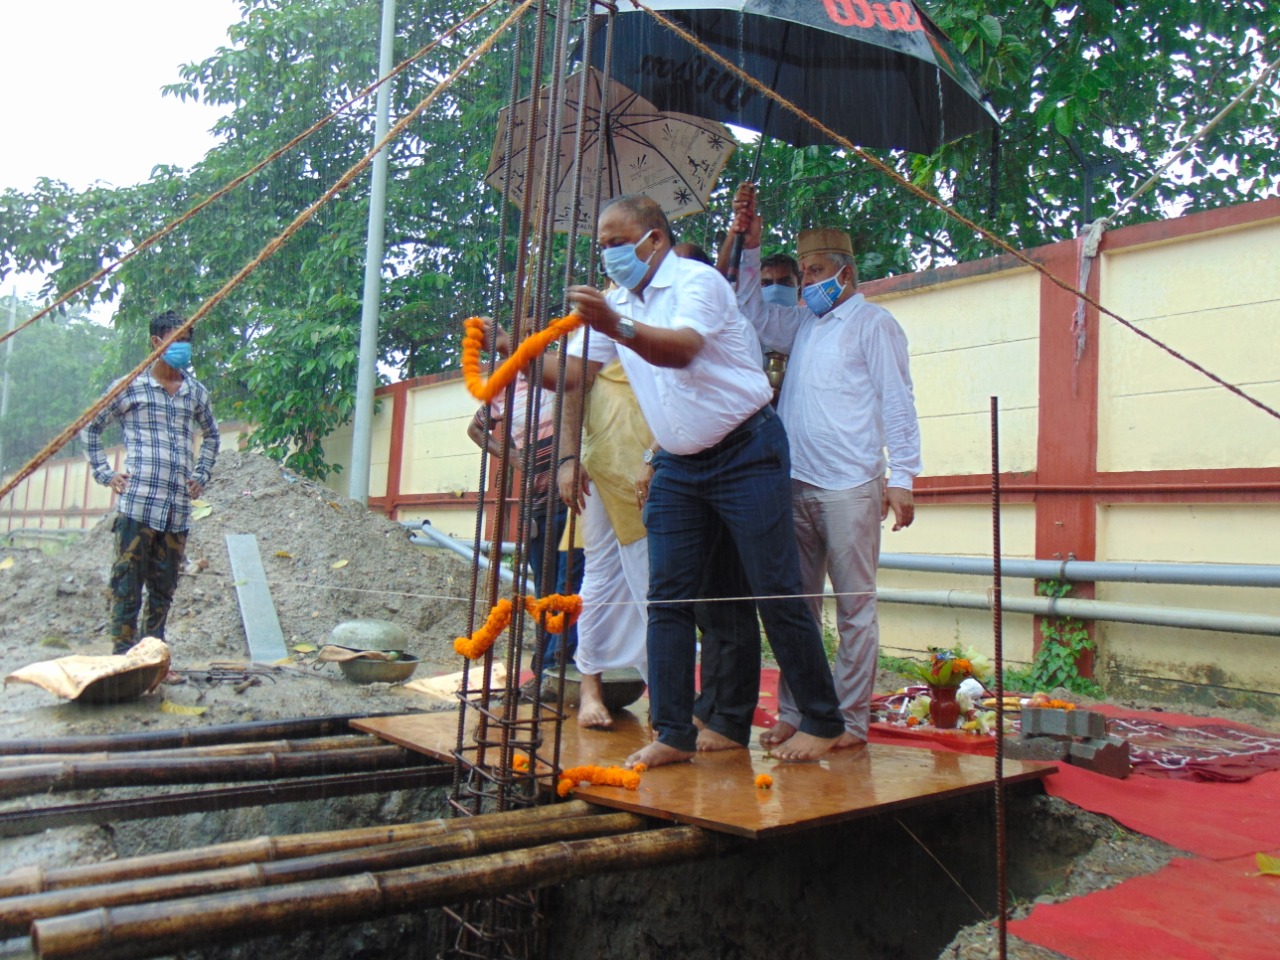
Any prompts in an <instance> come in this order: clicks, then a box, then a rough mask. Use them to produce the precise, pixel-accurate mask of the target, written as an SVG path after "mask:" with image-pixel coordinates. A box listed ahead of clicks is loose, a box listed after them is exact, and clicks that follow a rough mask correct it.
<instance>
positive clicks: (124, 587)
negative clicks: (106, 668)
mask: <svg viewBox="0 0 1280 960" xmlns="http://www.w3.org/2000/svg"><path fill="white" fill-rule="evenodd" d="M111 529H112V530H113V531H114V532H115V538H116V558H115V562H114V563H112V565H111V586H110V590H111V639H112V652H114V653H124V652H125V651H126V650H128V649H129V648H130V647H132V646H133V645H134V644H135V643H137V641H138V611H139V610H140V609H141V607H142V588H143V587H144V586H145V587H146V589H147V608H146V613H145V615H144V616H143V619H142V636H144V637H158V638H160V639H161V640H163V639H164V625H165V621H167V620H168V619H169V607H170V606H171V605H172V604H173V594H174V591H175V590H177V588H178V575H179V574H180V573H181V572H182V563H183V560H184V559H185V557H186V552H187V531H185V530H182V531H169V532H165V531H162V530H153V529H151V528H150V527H148V526H147V525H146V524H144V523H142V522H141V521H139V520H134V519H132V518H130V517H126V516H123V515H117V516H116V518H115V521H114V522H113V523H112V526H111Z"/></svg>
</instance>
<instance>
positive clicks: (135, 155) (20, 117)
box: [0, 0, 240, 293]
mask: <svg viewBox="0 0 1280 960" xmlns="http://www.w3.org/2000/svg"><path fill="white" fill-rule="evenodd" d="M4 6H5V9H4V15H3V17H4V40H5V42H4V44H3V47H2V48H0V90H3V91H4V107H3V109H2V110H0V117H2V118H3V131H4V133H3V141H4V148H3V150H0V190H3V189H6V188H9V187H12V188H15V189H19V190H28V189H30V188H31V187H32V186H33V185H34V184H35V181H36V179H37V178H39V177H51V178H53V179H56V180H63V181H65V182H67V183H69V184H71V186H73V187H76V188H83V187H87V186H88V185H89V184H91V183H93V182H94V181H99V180H100V181H103V182H105V183H109V184H112V185H115V186H125V185H128V184H133V183H139V182H142V181H144V180H146V179H147V178H148V177H149V176H150V174H151V168H152V167H154V166H155V165H156V164H158V163H170V164H177V165H180V166H190V165H191V164H192V163H194V162H195V161H197V160H199V159H200V158H201V157H202V156H204V154H205V152H206V151H207V150H208V149H209V148H210V147H211V146H212V145H213V142H214V141H213V138H212V137H211V136H210V135H209V133H208V130H209V128H210V127H211V126H213V124H214V122H215V121H216V120H217V113H216V112H215V111H213V110H211V109H210V108H208V107H205V106H204V105H203V104H194V103H192V102H190V101H188V102H186V103H183V102H181V101H179V100H178V99H176V98H173V97H162V96H161V94H160V88H161V87H162V86H163V85H164V84H166V83H174V82H176V81H177V80H179V79H180V77H179V76H178V67H179V65H181V64H183V63H190V62H194V61H198V60H203V59H205V58H206V57H208V56H209V55H211V54H212V53H213V52H214V50H216V49H217V48H218V47H219V46H220V45H225V44H226V43H227V42H228V41H227V27H228V25H230V24H231V23H234V22H236V21H238V20H239V13H240V6H239V3H237V2H235V0H113V2H105V0H47V2H45V3H31V2H16V0H10V2H7V3H5V5H4ZM12 285H13V281H12V279H9V280H6V281H5V282H4V292H5V293H8V292H9V290H11V289H12ZM38 285H39V283H38V278H36V279H24V280H23V281H20V283H19V292H20V293H34V292H35V289H36V288H37V287H38Z"/></svg>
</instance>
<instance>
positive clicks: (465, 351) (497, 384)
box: [462, 313, 582, 403]
mask: <svg viewBox="0 0 1280 960" xmlns="http://www.w3.org/2000/svg"><path fill="white" fill-rule="evenodd" d="M484 324H485V322H484V320H482V319H481V318H480V317H468V318H467V319H466V320H464V321H462V328H463V335H462V379H463V380H464V381H466V384H467V389H468V390H470V391H471V395H472V396H473V397H475V398H476V399H477V400H480V401H482V402H483V403H489V402H491V401H492V400H493V398H494V397H496V396H497V395H498V394H499V393H501V392H502V391H503V390H505V389H506V388H507V386H508V385H509V384H510V383H511V381H512V380H514V379H515V378H516V376H517V375H518V374H519V373H520V372H521V371H523V370H524V369H525V368H526V367H528V366H529V364H531V363H532V362H533V359H534V357H536V356H537V355H538V354H540V353H542V352H543V351H544V350H546V349H547V347H548V346H550V344H551V342H552V341H554V340H559V339H560V338H561V337H563V336H565V335H566V334H568V333H572V332H573V331H574V330H576V329H578V327H580V326H582V318H581V317H580V316H578V315H577V314H576V313H571V314H569V315H568V316H564V317H558V318H556V319H555V320H552V321H551V322H550V323H549V324H547V325H546V327H544V328H543V329H541V330H539V331H538V332H537V333H531V334H530V335H529V336H527V337H525V338H524V340H523V341H521V343H520V346H518V347H516V349H515V350H513V351H512V352H511V356H509V357H507V359H506V360H504V361H502V365H501V366H500V367H498V368H497V369H496V370H494V371H493V375H492V376H491V377H489V379H488V380H485V379H484V376H483V375H482V374H481V373H480V351H481V350H483V349H484V347H485V342H484Z"/></svg>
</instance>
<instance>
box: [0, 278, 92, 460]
mask: <svg viewBox="0 0 1280 960" xmlns="http://www.w3.org/2000/svg"><path fill="white" fill-rule="evenodd" d="M14 307H16V310H15V311H14V315H15V316H16V318H17V320H18V322H21V321H23V320H25V319H27V318H28V317H30V316H32V315H33V314H34V313H35V312H36V308H35V307H34V306H32V304H30V303H28V302H26V301H23V300H15V298H13V297H4V298H0V317H3V318H5V319H6V321H7V318H8V317H9V315H10V310H11V309H13V308H14ZM0 329H7V323H0ZM111 338H112V337H111V331H110V330H109V329H108V328H106V327H102V326H100V325H98V324H95V323H93V322H92V321H90V320H89V319H88V318H87V317H85V316H83V315H78V314H74V313H73V314H69V315H67V314H63V313H59V312H56V311H55V312H54V313H52V314H50V315H49V316H47V317H45V318H43V319H42V320H38V321H37V322H36V323H35V324H34V325H33V326H31V327H29V328H27V329H26V330H24V331H23V334H22V335H21V336H15V337H14V338H13V339H12V340H9V341H7V342H6V343H5V344H4V345H3V346H0V373H2V375H3V377H4V378H5V380H6V381H7V391H6V392H7V397H6V402H5V414H4V416H3V417H0V437H3V438H4V445H3V455H0V474H6V473H9V472H11V471H12V470H15V469H16V468H18V467H20V466H22V465H23V464H24V463H26V462H27V461H28V460H30V459H31V457H32V456H33V455H35V454H36V453H37V452H38V451H39V450H40V449H41V448H43V447H44V445H45V444H47V443H48V442H49V441H50V440H51V439H53V438H54V437H55V436H57V434H58V433H59V432H60V431H61V430H62V429H63V428H64V427H65V426H66V425H67V424H68V423H70V422H71V421H72V420H74V419H75V418H76V416H77V415H78V414H79V413H80V411H81V410H83V409H84V408H85V407H87V406H88V405H89V404H90V403H92V402H93V401H94V400H95V399H96V398H97V396H98V395H99V394H100V393H101V392H102V391H103V390H104V389H105V388H106V386H107V382H108V379H109V377H108V375H107V374H106V373H105V372H104V371H103V369H102V361H103V357H104V355H105V352H106V347H107V345H108V344H109V343H110V341H111ZM10 347H12V351H11V352H10V351H9V348H10ZM73 449H74V447H73ZM64 452H70V451H64Z"/></svg>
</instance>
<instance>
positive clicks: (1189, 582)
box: [880, 553, 1280, 587]
mask: <svg viewBox="0 0 1280 960" xmlns="http://www.w3.org/2000/svg"><path fill="white" fill-rule="evenodd" d="M880 569H882V570H910V571H913V572H916V573H955V574H963V575H969V576H978V577H985V576H990V574H991V558H990V557H950V556H938V555H930V554H918V553H882V554H880ZM1000 572H1001V573H1002V574H1003V575H1004V576H1006V577H1021V578H1023V579H1028V580H1030V579H1034V580H1074V581H1092V582H1101V583H1169V584H1180V585H1184V586H1200V587H1280V566H1277V565H1274V564H1261V563H1258V564H1253V563H1124V562H1120V561H1115V560H1026V559H1019V558H1016V557H1005V558H1003V559H1002V560H1001V561H1000Z"/></svg>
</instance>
